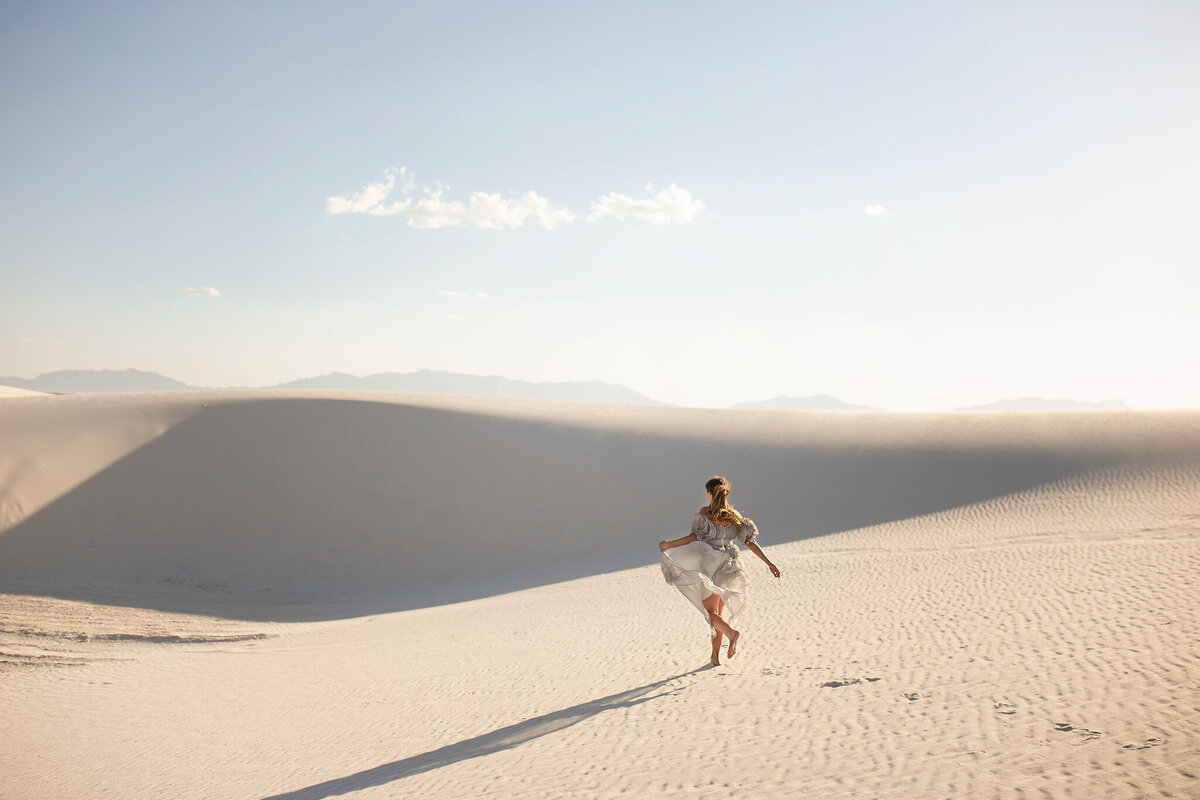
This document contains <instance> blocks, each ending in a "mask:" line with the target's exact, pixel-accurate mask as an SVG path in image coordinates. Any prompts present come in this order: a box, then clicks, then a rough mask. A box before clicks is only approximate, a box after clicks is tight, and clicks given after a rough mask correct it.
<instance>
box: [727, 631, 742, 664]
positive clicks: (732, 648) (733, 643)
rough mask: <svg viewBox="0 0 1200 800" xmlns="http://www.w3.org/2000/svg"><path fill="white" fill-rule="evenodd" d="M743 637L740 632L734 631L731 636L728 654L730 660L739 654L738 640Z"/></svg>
mask: <svg viewBox="0 0 1200 800" xmlns="http://www.w3.org/2000/svg"><path fill="white" fill-rule="evenodd" d="M741 636H742V634H741V633H739V632H738V631H734V632H733V633H731V634H730V635H729V652H728V653H727V655H728V656H729V657H730V658H733V657H734V656H735V655H736V654H737V642H738V639H740V638H741Z"/></svg>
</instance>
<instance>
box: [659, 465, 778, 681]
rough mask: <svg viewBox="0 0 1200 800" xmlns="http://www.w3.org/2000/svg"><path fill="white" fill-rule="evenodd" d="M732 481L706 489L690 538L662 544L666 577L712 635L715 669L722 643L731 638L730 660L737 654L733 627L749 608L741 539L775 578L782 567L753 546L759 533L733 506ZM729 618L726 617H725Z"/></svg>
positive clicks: (716, 479)
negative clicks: (740, 555) (704, 499)
mask: <svg viewBox="0 0 1200 800" xmlns="http://www.w3.org/2000/svg"><path fill="white" fill-rule="evenodd" d="M731 488H732V487H730V485H729V481H727V480H725V479H724V478H722V477H721V476H719V475H717V476H714V477H712V478H709V479H708V481H707V482H706V483H705V484H704V490H705V491H706V492H707V493H708V505H707V506H704V507H703V508H701V509H700V511H699V512H697V513H696V516H695V517H693V518H692V532H691V533H689V534H688V535H687V536H684V537H683V538H681V539H675V540H673V541H670V542H659V543H658V549H659V550H661V551H662V571H663V577H664V578H666V579H667V583H669V584H671V585H672V586H676V587H678V588H679V591H681V592H683V596H684V597H686V598H687V599H688V600H691V601H692V605H694V606H695V607H696V608H697V609H699V610H700V613H702V614H703V615H704V616H705V618H706V619H707V620H708V624H709V626H710V629H711V631H712V665H713V666H714V667H717V666H720V665H721V639H722V638H723V637H725V636H728V637H729V657H730V658H733V656H734V654H735V653H736V652H737V643H738V637H739V636H741V634H740V633H739V632H738V631H737V630H736V629H735V628H734V627H733V623H734V622H736V621H737V618H738V615H739V614H741V613H742V608H743V607H745V605H746V589H747V583H746V572H745V570H744V569H742V564H741V561H740V559H739V558H738V554H739V552H740V551H739V550H738V546H737V545H736V544H734V540H735V539H738V540H740V541H741V542H742V544H744V545H746V547H748V548H750V550H751V551H753V553H754V554H755V555H756V556H758V557H759V558H761V559H762V560H763V561H764V562H766V565H767V568H768V569H770V570H771V574H772V575H774V576H775V577H776V578H778V577H779V567H777V566H775V565H774V564H772V563H771V559H769V558H767V557H766V556H765V555H764V554H763V551H762V549H761V548H760V547H759V546H758V544H757V543H756V542H755V541H754V540H755V539H756V538H757V537H758V528H756V527H755V526H754V522H753V521H752V520H748V519H746V518H745V517H743V516H742V515H741V514H739V513H738V511H737V509H735V508H734V507H733V506H731V505H729V491H730V489H731ZM722 614H726V616H722Z"/></svg>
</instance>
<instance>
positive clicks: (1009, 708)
mask: <svg viewBox="0 0 1200 800" xmlns="http://www.w3.org/2000/svg"><path fill="white" fill-rule="evenodd" d="M996 713H997V714H1015V713H1017V707H1016V706H1014V705H1013V704H1012V703H996Z"/></svg>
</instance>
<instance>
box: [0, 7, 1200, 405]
mask: <svg viewBox="0 0 1200 800" xmlns="http://www.w3.org/2000/svg"><path fill="white" fill-rule="evenodd" d="M1197 41H1200V4H1196V3H1194V2H1173V3H1172V2H1144V3H1137V4H1133V3H1095V2H1087V3H1083V2H1080V3H1053V2H1049V3H1048V2H1029V3H1022V2H1016V3H1013V2H1005V3H956V2H943V3H934V2H910V3H891V2H880V3H866V2H864V3H854V2H836V3H835V2H825V3H754V2H750V3H738V4H730V3H724V4H717V3H695V2H687V3H645V2H639V3H595V4H582V3H561V2H558V3H511V4H496V3H484V2H479V3H461V4H455V3H432V2H430V3H366V2H362V3H321V4H316V3H303V2H286V3H220V2H218V3H211V2H208V3H194V4H190V5H184V4H175V3H172V4H164V3H144V4H139V3H104V4H95V3H87V4H69V3H30V2H20V3H17V2H7V1H6V0H5V1H3V2H0V108H3V109H4V113H3V114H2V115H0V142H2V145H3V146H2V147H0V285H2V286H3V293H2V296H0V303H2V307H0V311H2V313H0V375H17V376H23V377H32V376H33V375H36V374H38V373H41V372H48V371H52V370H57V369H91V368H96V369H99V368H116V369H122V368H126V367H135V368H139V369H150V370H155V371H158V372H161V373H164V374H167V375H170V376H172V377H175V378H178V379H180V380H183V381H186V382H188V383H192V384H197V385H211V386H225V385H266V384H272V383H276V382H280V381H284V380H291V379H294V378H299V377H306V376H311V375H317V374H323V373H326V372H330V371H335V370H337V371H343V372H350V373H354V374H368V373H374V372H383V371H400V372H407V371H412V370H416V369H421V368H430V369H446V370H452V371H458V372H469V373H480V374H501V375H506V376H508V377H513V378H522V379H526V380H538V381H540V380H593V379H595V380H605V381H610V382H613V383H622V384H625V385H627V386H630V387H632V388H634V389H637V390H638V391H641V392H643V393H645V394H648V395H650V396H652V397H655V398H658V399H661V400H665V401H668V402H674V403H680V404H687V405H715V406H725V405H729V404H732V403H735V402H740V401H746V400H760V399H764V398H767V397H771V396H774V395H778V394H788V395H809V394H817V393H829V394H834V395H837V396H839V397H841V398H843V399H845V400H848V401H851V402H856V403H864V404H869V405H875V406H880V407H885V408H893V409H899V410H904V409H940V408H949V407H953V406H958V405H969V404H974V403H982V402H988V401H991V400H995V399H998V398H1001V397H1017V396H1029V395H1040V396H1044V397H1062V396H1066V397H1075V398H1079V399H1091V400H1099V399H1104V398H1110V397H1119V398H1123V399H1125V400H1126V401H1127V402H1128V403H1129V404H1130V405H1131V406H1134V407H1141V408H1153V407H1179V406H1189V407H1195V406H1200V370H1197V369H1195V368H1194V362H1195V360H1196V352H1197V350H1198V349H1200V322H1198V321H1197V319H1198V318H1200V315H1198V314H1197V311H1196V308H1195V306H1196V300H1197V298H1200V275H1198V272H1200V271H1198V270H1197V267H1198V265H1200V233H1198V231H1200V224H1198V222H1197V219H1196V218H1197V211H1198V210H1200V201H1198V200H1197V194H1198V191H1200V190H1198V189H1197V186H1200V146H1198V145H1197V142H1200V48H1197V47H1196V42H1197ZM391 168H395V169H400V168H403V169H405V170H406V173H405V174H406V175H407V174H411V175H412V176H413V180H414V181H415V186H416V188H415V190H414V191H413V192H412V193H411V194H410V195H407V196H409V197H411V198H413V199H414V200H415V199H419V198H420V197H422V196H423V193H422V189H421V187H431V188H432V187H436V186H437V185H438V184H439V183H440V184H443V185H445V186H446V187H447V188H445V189H444V190H443V193H442V195H441V201H442V202H443V203H450V202H461V203H467V202H468V200H469V197H470V195H471V194H472V193H474V192H486V193H494V194H498V195H500V199H501V200H502V202H509V203H513V204H518V205H519V202H520V198H521V197H522V196H523V195H525V194H526V193H528V192H535V193H536V195H537V197H538V198H541V200H542V201H544V202H545V203H548V204H549V206H550V207H552V208H553V209H559V210H564V209H565V210H568V211H570V212H573V214H574V219H573V220H572V221H569V222H561V223H560V224H557V225H555V226H553V229H551V230H547V229H546V228H544V227H542V226H541V225H539V224H537V223H536V222H535V221H534V220H533V219H529V220H527V221H526V222H525V224H523V225H521V226H519V227H506V228H505V229H503V230H493V229H480V228H478V227H474V226H472V225H470V224H466V225H446V226H443V227H437V228H421V227H413V225H411V224H408V222H409V221H410V219H415V218H410V217H407V216H405V215H404V214H396V215H383V214H378V213H376V214H367V213H341V214H334V213H329V212H328V211H327V207H326V201H327V199H328V198H338V197H342V198H347V199H348V200H347V202H349V199H350V198H353V196H354V195H355V194H356V193H357V192H359V191H360V190H362V189H364V187H367V186H368V185H369V184H372V183H379V182H382V181H384V180H385V175H386V174H387V173H386V171H387V170H389V169H391ZM401 183H403V180H400V181H397V187H396V188H395V189H394V190H393V192H392V194H391V195H390V196H389V198H388V199H387V201H386V202H387V203H392V202H395V201H400V200H403V199H404V198H405V197H406V195H404V194H403V192H402V187H401V185H400V184H401ZM647 184H652V188H651V189H649V190H647V188H646V187H647ZM672 184H674V185H675V186H676V187H677V189H679V190H682V191H683V192H684V193H685V195H686V197H687V198H688V202H690V203H691V204H692V205H691V206H688V208H692V213H691V214H690V215H689V214H682V216H681V217H680V218H679V219H680V220H682V219H683V218H687V221H674V222H662V223H655V222H651V221H647V220H646V219H639V218H636V217H634V218H626V219H618V218H616V217H613V216H610V217H606V218H602V219H596V220H594V221H589V220H588V216H589V214H591V213H592V212H593V208H594V207H593V205H592V204H593V203H594V202H596V201H598V200H599V199H600V198H602V197H605V196H613V195H619V196H623V197H619V198H617V200H616V201H615V202H617V203H618V205H619V204H620V203H630V202H632V201H647V202H649V201H652V199H653V198H654V196H655V195H657V194H658V193H659V192H661V191H663V190H664V189H667V188H668V187H670V186H671V185H672ZM655 202H658V201H655ZM664 202H665V201H664ZM697 203H702V204H703V210H702V211H699V213H694V212H695V210H696V207H697V206H696V204H697ZM874 205H879V206H882V207H884V208H886V213H881V214H877V215H871V214H867V213H865V212H864V210H865V209H866V208H867V207H868V206H874ZM382 207H383V206H382V205H380V206H377V207H376V210H377V211H378V209H379V208H382ZM656 207H657V206H656ZM437 208H438V210H437V212H436V215H435V216H434V217H433V219H435V220H443V221H445V220H446V219H449V217H445V216H437V215H441V214H443V212H444V211H445V209H446V208H447V207H446V206H444V205H443V206H438V207H437ZM672 208H675V209H676V210H677V211H678V206H672ZM447 213H448V212H447ZM451 216H452V215H451ZM495 219H496V218H495V217H485V220H492V221H493V223H494V220H495ZM487 224H492V223H487ZM203 287H215V289H216V290H218V291H219V293H220V296H205V295H197V294H186V293H185V291H184V290H185V289H188V288H193V289H199V288H203ZM454 293H460V294H462V295H465V296H458V295H457V294H454ZM481 293H482V294H483V295H486V296H480V294H481Z"/></svg>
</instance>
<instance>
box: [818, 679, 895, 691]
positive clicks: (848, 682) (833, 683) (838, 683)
mask: <svg viewBox="0 0 1200 800" xmlns="http://www.w3.org/2000/svg"><path fill="white" fill-rule="evenodd" d="M878 680H883V679H882V678H845V679H843V680H840V681H826V682H825V683H822V684H821V688H822V689H836V688H838V687H839V686H853V685H854V684H856V683H874V682H875V681H878Z"/></svg>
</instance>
